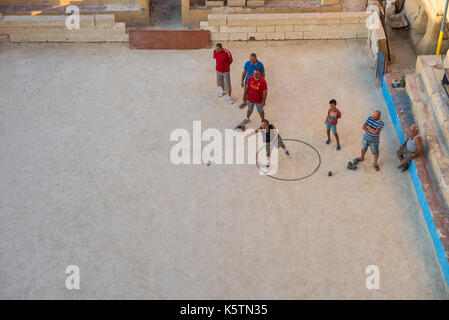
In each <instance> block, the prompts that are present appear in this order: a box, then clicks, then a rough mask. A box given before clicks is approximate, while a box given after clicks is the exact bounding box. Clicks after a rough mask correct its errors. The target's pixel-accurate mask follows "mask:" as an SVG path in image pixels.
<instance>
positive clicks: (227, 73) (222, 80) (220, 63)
mask: <svg viewBox="0 0 449 320" xmlns="http://www.w3.org/2000/svg"><path fill="white" fill-rule="evenodd" d="M214 59H215V61H216V70H217V86H219V87H221V89H222V90H221V92H220V93H219V94H218V96H219V97H223V96H224V94H225V91H226V92H227V93H228V102H229V104H233V103H234V102H233V101H232V97H231V63H232V54H231V51H229V50H227V49H224V48H223V45H222V44H221V43H217V45H216V47H215V50H214Z"/></svg>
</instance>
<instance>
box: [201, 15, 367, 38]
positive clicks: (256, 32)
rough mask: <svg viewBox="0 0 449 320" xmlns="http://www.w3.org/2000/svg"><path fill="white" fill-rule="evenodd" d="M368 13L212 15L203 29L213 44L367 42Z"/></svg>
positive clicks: (202, 24)
mask: <svg viewBox="0 0 449 320" xmlns="http://www.w3.org/2000/svg"><path fill="white" fill-rule="evenodd" d="M368 16H369V14H367V13H366V12H338V13H286V14H227V15H226V14H209V16H208V21H204V22H202V23H201V29H203V30H209V31H210V32H211V40H212V41H226V40H231V41H232V40H300V39H366V38H367V36H368V29H367V27H366V19H367V17H368Z"/></svg>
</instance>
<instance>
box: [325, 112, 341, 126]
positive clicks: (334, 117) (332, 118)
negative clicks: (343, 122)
mask: <svg viewBox="0 0 449 320" xmlns="http://www.w3.org/2000/svg"><path fill="white" fill-rule="evenodd" d="M339 118H341V112H340V110H338V109H337V108H335V109H332V108H329V111H328V112H327V118H326V122H327V123H329V124H330V125H331V126H334V125H336V124H337V122H338V119H339Z"/></svg>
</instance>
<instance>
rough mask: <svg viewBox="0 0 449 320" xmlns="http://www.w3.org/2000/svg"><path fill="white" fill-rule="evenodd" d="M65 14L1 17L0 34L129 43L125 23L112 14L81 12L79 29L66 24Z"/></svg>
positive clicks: (46, 39) (14, 38) (30, 39)
mask: <svg viewBox="0 0 449 320" xmlns="http://www.w3.org/2000/svg"><path fill="white" fill-rule="evenodd" d="M67 17H68V16H66V15H58V16H55V15H43V16H41V15H37V16H24V15H17V16H13V15H8V16H3V17H0V35H2V36H7V37H9V40H10V41H11V42H127V41H128V34H127V33H126V26H125V23H124V22H115V18H114V15H113V14H99V15H81V16H80V28H79V29H74V30H70V29H68V28H67V27H66V19H67Z"/></svg>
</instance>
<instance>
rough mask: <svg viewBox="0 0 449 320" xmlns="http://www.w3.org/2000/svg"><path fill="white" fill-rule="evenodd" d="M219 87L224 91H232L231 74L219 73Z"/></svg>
mask: <svg viewBox="0 0 449 320" xmlns="http://www.w3.org/2000/svg"><path fill="white" fill-rule="evenodd" d="M217 86H218V87H221V88H224V91H227V92H229V91H231V73H230V72H225V73H221V72H218V71H217Z"/></svg>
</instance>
